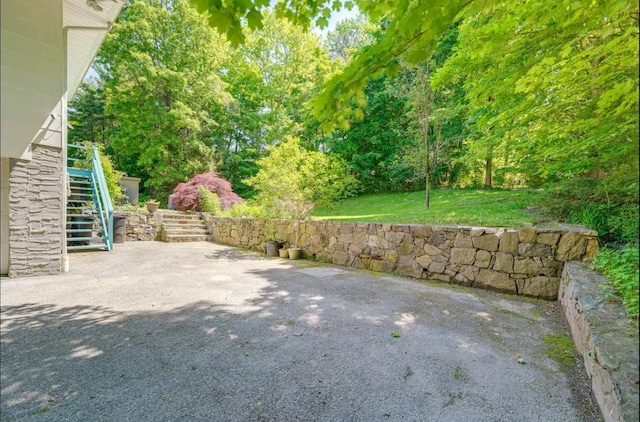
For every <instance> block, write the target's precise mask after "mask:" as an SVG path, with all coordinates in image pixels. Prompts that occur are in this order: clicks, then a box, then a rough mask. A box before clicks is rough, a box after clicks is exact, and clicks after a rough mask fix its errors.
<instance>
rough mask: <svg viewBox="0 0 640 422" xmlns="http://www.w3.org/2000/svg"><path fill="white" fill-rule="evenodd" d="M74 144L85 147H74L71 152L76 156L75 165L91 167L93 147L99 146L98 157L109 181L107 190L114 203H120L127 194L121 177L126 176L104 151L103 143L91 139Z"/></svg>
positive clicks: (72, 155) (70, 154)
mask: <svg viewBox="0 0 640 422" xmlns="http://www.w3.org/2000/svg"><path fill="white" fill-rule="evenodd" d="M74 145H81V146H82V147H83V148H84V149H82V150H78V149H75V148H74V149H72V150H71V151H70V152H69V157H70V158H75V160H74V164H73V165H74V166H75V167H78V168H89V169H90V168H91V161H92V160H93V148H94V147H95V148H98V157H100V165H101V166H102V171H103V173H104V178H105V180H106V182H107V190H108V191H109V196H110V197H111V202H112V203H113V204H118V203H119V202H120V201H121V200H122V199H124V197H125V195H124V193H123V192H122V185H120V179H122V176H124V173H123V172H121V171H118V170H116V169H115V168H114V165H113V161H112V160H111V157H109V155H107V154H106V153H105V152H104V147H103V146H102V145H98V144H95V143H93V142H89V141H79V140H76V142H75V143H74Z"/></svg>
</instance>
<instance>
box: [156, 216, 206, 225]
mask: <svg viewBox="0 0 640 422" xmlns="http://www.w3.org/2000/svg"><path fill="white" fill-rule="evenodd" d="M162 224H163V225H165V226H179V225H185V226H187V225H188V226H199V225H205V224H206V223H205V222H204V221H202V220H177V219H176V220H166V219H164V218H163V219H162Z"/></svg>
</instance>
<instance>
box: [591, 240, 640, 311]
mask: <svg viewBox="0 0 640 422" xmlns="http://www.w3.org/2000/svg"><path fill="white" fill-rule="evenodd" d="M638 252H639V251H638V247H637V246H630V245H627V246H625V247H624V248H622V249H611V248H602V249H601V250H600V251H599V252H598V254H597V255H596V256H595V258H594V259H593V267H594V268H595V269H596V270H598V271H599V272H601V273H602V274H603V275H604V276H605V277H607V279H608V280H609V283H610V284H611V285H610V286H605V289H606V288H607V287H609V288H610V289H611V288H612V289H613V290H614V291H615V292H617V293H618V294H619V295H620V296H621V298H622V302H623V303H624V305H625V307H626V308H627V313H628V314H629V316H630V317H632V318H635V320H636V322H637V320H638V273H639V271H638Z"/></svg>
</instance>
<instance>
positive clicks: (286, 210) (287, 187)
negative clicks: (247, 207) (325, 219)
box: [245, 138, 355, 220]
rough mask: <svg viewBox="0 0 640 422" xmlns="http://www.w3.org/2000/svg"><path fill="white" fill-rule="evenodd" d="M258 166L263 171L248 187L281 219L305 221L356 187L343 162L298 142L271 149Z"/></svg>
mask: <svg viewBox="0 0 640 422" xmlns="http://www.w3.org/2000/svg"><path fill="white" fill-rule="evenodd" d="M257 164H258V167H259V169H260V170H259V171H258V173H257V174H256V175H255V176H253V177H252V178H250V179H247V180H245V183H246V184H247V185H249V186H253V187H254V188H256V189H257V191H258V195H257V196H256V200H257V202H258V203H259V204H261V205H262V206H264V207H265V208H266V209H267V210H269V212H271V213H272V214H273V215H274V216H275V217H279V218H292V219H295V220H301V219H304V218H306V216H307V215H308V214H309V213H310V212H311V211H312V210H313V208H314V207H315V206H316V205H322V204H328V203H331V202H332V201H334V200H337V199H339V198H341V197H343V196H346V195H348V194H349V193H350V192H352V190H353V189H354V187H355V179H354V178H353V177H352V176H351V175H350V174H349V173H348V171H347V167H346V166H345V164H344V162H343V161H342V160H340V159H339V158H338V157H337V156H335V155H330V154H325V153H322V152H318V151H309V150H307V149H305V148H303V147H302V146H301V145H300V140H299V139H298V138H288V139H287V140H285V141H284V142H282V143H281V144H279V145H277V146H274V147H271V148H269V150H268V153H267V155H266V156H265V157H263V158H261V159H260V160H258V162H257Z"/></svg>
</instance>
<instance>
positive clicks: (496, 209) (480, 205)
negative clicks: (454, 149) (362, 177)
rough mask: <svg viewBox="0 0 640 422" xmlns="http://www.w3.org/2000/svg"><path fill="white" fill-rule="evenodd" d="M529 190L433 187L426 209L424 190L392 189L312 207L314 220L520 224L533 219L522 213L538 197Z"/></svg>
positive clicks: (536, 192)
mask: <svg viewBox="0 0 640 422" xmlns="http://www.w3.org/2000/svg"><path fill="white" fill-rule="evenodd" d="M539 196H540V192H539V191H537V190H531V189H521V190H501V189H491V190H484V189H435V190H432V191H431V201H430V205H431V206H430V208H429V209H428V210H427V209H425V207H424V191H418V192H394V193H381V194H373V195H363V196H359V197H356V198H349V199H346V200H344V201H341V202H339V203H337V204H335V205H334V206H332V207H322V208H318V209H316V211H315V212H314V214H313V219H315V220H331V221H352V222H378V223H405V224H406V223H420V224H442V225H466V226H497V227H520V226H522V225H523V223H525V222H530V223H535V222H536V221H535V218H534V217H532V216H531V215H529V214H526V213H525V212H524V208H525V207H528V206H532V205H533V204H534V203H535V202H536V201H537V200H538V198H539Z"/></svg>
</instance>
